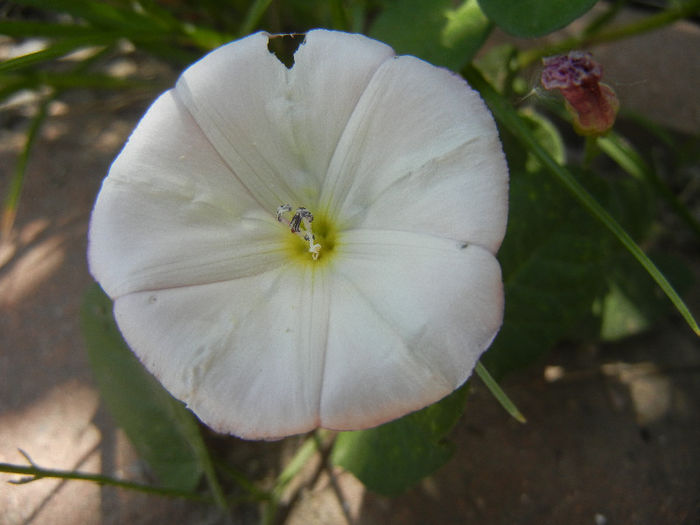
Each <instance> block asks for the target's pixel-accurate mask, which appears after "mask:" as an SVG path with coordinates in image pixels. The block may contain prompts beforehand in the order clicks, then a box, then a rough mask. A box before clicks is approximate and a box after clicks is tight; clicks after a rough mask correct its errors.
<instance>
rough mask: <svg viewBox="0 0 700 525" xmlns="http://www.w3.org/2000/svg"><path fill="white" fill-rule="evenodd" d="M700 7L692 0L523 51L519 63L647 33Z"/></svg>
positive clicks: (527, 64) (698, 3) (521, 65)
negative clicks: (596, 31)
mask: <svg viewBox="0 0 700 525" xmlns="http://www.w3.org/2000/svg"><path fill="white" fill-rule="evenodd" d="M698 9H700V0H692V1H689V2H686V3H685V4H683V5H681V6H679V7H676V8H672V9H667V10H665V11H662V12H660V13H658V14H656V15H652V16H648V17H645V18H642V19H641V20H636V21H634V22H630V23H629V24H625V25H621V26H619V27H613V28H610V29H607V30H603V31H600V32H598V33H594V34H583V35H579V36H575V37H571V38H568V39H566V40H564V41H562V42H559V43H557V44H553V45H549V46H545V47H541V48H539V49H531V50H529V51H523V52H522V53H521V54H520V58H519V59H518V63H519V65H520V67H521V68H525V67H527V66H529V65H530V64H532V63H533V62H535V61H537V60H539V59H541V58H542V57H546V56H551V55H559V54H561V53H565V52H567V51H570V50H572V49H581V48H588V47H591V46H595V45H598V44H604V43H607V42H614V41H616V40H622V39H625V38H629V37H631V36H634V35H639V34H642V33H647V32H649V31H653V30H655V29H659V28H662V27H664V26H666V25H668V24H671V23H673V22H675V21H676V20H680V19H682V18H685V17H687V16H690V15H692V14H694V13H695V12H696V11H697V10H698Z"/></svg>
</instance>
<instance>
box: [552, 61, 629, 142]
mask: <svg viewBox="0 0 700 525" xmlns="http://www.w3.org/2000/svg"><path fill="white" fill-rule="evenodd" d="M542 62H543V64H544V69H543V70H542V76H541V82H542V86H543V87H544V88H545V89H547V90H552V89H558V90H559V91H560V92H561V94H562V95H563V96H564V99H566V109H567V111H568V112H569V113H570V114H571V116H572V117H573V121H574V129H575V130H576V131H577V132H578V133H579V134H581V135H602V134H603V133H605V132H606V131H608V130H609V129H610V128H611V127H612V125H613V124H614V123H615V117H616V116H617V111H618V109H619V108H620V103H619V101H618V100H617V95H615V92H614V91H613V89H612V88H611V87H610V86H608V85H607V84H604V83H603V82H600V79H601V76H602V70H601V67H600V64H598V63H597V62H596V61H595V60H593V56H592V55H591V54H590V53H585V52H582V51H571V52H570V53H569V54H567V55H558V56H553V57H547V58H544V59H543V60H542Z"/></svg>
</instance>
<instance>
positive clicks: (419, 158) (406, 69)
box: [89, 30, 508, 439]
mask: <svg viewBox="0 0 700 525" xmlns="http://www.w3.org/2000/svg"><path fill="white" fill-rule="evenodd" d="M269 38H270V35H268V34H265V33H257V34H254V35H251V36H249V37H247V38H244V39H242V40H239V41H236V42H233V43H231V44H228V45H226V46H223V47H221V48H219V49H217V50H215V51H213V52H212V53H210V54H209V55H207V56H206V57H204V58H203V59H201V60H200V61H199V62H197V63H195V64H194V65H192V66H191V67H190V68H189V69H188V70H187V71H185V72H184V73H183V75H182V77H181V78H180V79H179V81H178V82H177V85H176V87H175V88H174V89H171V90H169V91H167V92H165V93H164V94H163V95H161V96H160V98H158V100H156V102H155V103H154V104H153V105H152V106H151V108H150V109H149V110H148V112H147V113H146V115H145V116H144V117H143V119H142V120H141V122H140V123H139V125H138V127H137V128H136V130H135V131H134V133H133V135H132V136H131V138H130V139H129V142H128V143H127V145H126V146H125V147H124V150H123V151H122V152H121V154H120V155H119V156H118V157H117V159H116V160H115V161H114V164H113V165H112V167H111V169H110V172H109V175H108V177H107V178H106V179H105V181H104V183H103V186H102V189H101V191H100V194H99V197H98V199H97V203H96V204H95V209H94V211H93V214H92V220H91V223H90V232H89V263H90V270H91V272H92V274H93V275H94V276H95V278H96V279H97V280H98V281H99V282H100V283H101V285H102V287H103V288H104V290H105V291H106V292H107V293H108V294H109V295H110V296H111V297H112V298H113V299H114V310H115V316H116V319H117V322H118V324H119V327H120V329H121V331H122V333H123V335H124V337H125V339H126V341H127V342H128V344H129V345H130V346H131V348H132V349H133V351H134V352H135V353H136V354H137V355H138V356H139V358H140V359H141V360H142V362H143V363H144V364H145V366H146V367H147V368H148V369H149V370H150V371H151V372H153V374H155V375H156V376H157V377H158V379H159V380H160V381H161V382H162V383H163V385H164V386H165V387H166V388H167V389H168V390H169V391H170V392H171V393H172V394H173V395H174V396H175V397H177V398H179V399H181V400H183V401H185V402H186V403H187V405H188V406H189V407H190V408H191V409H192V410H193V411H194V412H195V414H197V416H198V417H199V418H201V419H202V421H204V422H205V423H206V424H208V425H209V426H211V427H212V428H214V429H216V430H218V431H222V432H229V433H233V434H236V435H238V436H241V437H244V438H251V439H263V438H264V439H274V438H280V437H283V436H287V435H291V434H296V433H301V432H305V431H308V430H310V429H313V428H315V427H318V426H322V427H325V428H331V429H338V430H347V429H361V428H367V427H371V426H375V425H378V424H380V423H384V422H386V421H388V420H391V419H394V418H397V417H399V416H402V415H404V414H406V413H408V412H411V411H413V410H417V409H419V408H422V407H424V406H426V405H428V404H430V403H433V402H435V401H437V400H439V399H441V398H442V397H444V396H445V395H447V394H449V393H450V392H452V391H453V390H454V389H455V388H457V387H458V386H460V385H461V384H462V383H463V382H464V381H465V380H466V379H467V378H468V377H469V375H470V374H471V371H472V369H473V367H474V366H475V363H476V361H477V360H478V358H479V356H480V355H481V353H482V352H483V351H484V350H485V349H486V348H487V347H488V346H489V344H490V343H491V341H492V340H493V338H494V337H495V334H496V333H497V331H498V329H499V327H500V325H501V321H502V315H503V287H502V282H501V273H500V266H499V264H498V261H497V260H496V258H495V256H494V254H495V252H496V251H497V250H498V247H499V246H500V243H501V240H502V238H503V235H504V231H505V226H506V217H507V187H508V175H507V168H506V164H505V160H504V157H503V153H502V150H501V145H500V142H499V140H498V135H497V131H496V127H495V124H494V121H493V119H492V117H491V115H490V113H489V112H488V110H487V109H486V107H485V105H484V103H483V102H482V101H481V99H480V98H479V96H478V95H477V93H476V92H474V91H473V90H471V89H470V88H469V87H468V86H467V84H466V83H465V82H464V81H463V80H462V79H461V78H460V77H458V76H456V75H455V74H453V73H451V72H449V71H447V70H444V69H440V68H436V67H434V66H432V65H430V64H427V63H426V62H423V61H421V60H419V59H417V58H414V57H410V56H401V57H396V56H395V55H394V53H393V51H392V49H391V48H389V47H388V46H386V45H384V44H382V43H380V42H377V41H374V40H371V39H369V38H366V37H364V36H360V35H352V34H346V33H339V32H332V31H324V30H314V31H311V32H309V33H308V34H307V35H306V39H305V41H304V43H303V44H302V45H301V46H300V47H299V49H298V50H297V51H296V54H295V55H294V65H293V66H292V67H291V68H287V67H286V66H285V65H284V64H282V63H281V62H280V60H278V58H277V57H276V56H275V55H274V54H272V53H271V52H270V51H269V50H268V39H269ZM300 207H303V208H306V209H307V210H308V212H309V213H310V214H312V215H305V213H304V212H302V213H301V215H297V216H296V217H295V215H296V214H297V209H298V208H300ZM278 217H279V221H278ZM312 218H313V220H311V219H312ZM290 223H291V227H290ZM295 225H296V226H297V227H296V228H295V227H294V226H295ZM290 229H294V230H298V231H296V234H295V233H294V232H290ZM304 237H306V238H304Z"/></svg>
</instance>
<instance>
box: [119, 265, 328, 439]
mask: <svg viewBox="0 0 700 525" xmlns="http://www.w3.org/2000/svg"><path fill="white" fill-rule="evenodd" d="M328 298H329V295H328V290H327V289H326V278H325V277H324V275H323V274H322V273H317V272H316V273H315V272H314V271H313V270H312V269H310V268H308V267H307V268H306V270H303V269H300V268H298V267H295V268H294V269H292V270H290V269H289V268H286V269H278V270H274V271H271V272H267V273H264V274H260V275H256V276H253V277H248V278H242V279H238V280H235V281H230V282H225V283H216V284H207V285H201V286H191V287H183V288H175V289H170V290H162V291H156V292H140V293H135V294H130V295H126V296H124V297H121V298H119V299H117V300H116V302H115V316H116V319H117V322H118V323H119V327H120V329H121V331H122V333H123V335H124V338H125V339H126V341H127V343H128V344H129V345H130V346H131V348H133V349H134V352H135V353H136V354H137V355H138V356H139V357H140V359H141V360H142V361H143V362H144V364H145V365H146V366H147V367H148V369H149V370H151V372H153V373H154V375H155V376H156V377H158V379H159V380H160V381H161V382H162V383H163V385H164V386H165V387H166V388H167V389H168V390H169V391H170V392H171V393H172V394H173V395H174V396H175V397H177V398H178V399H181V400H183V401H185V402H186V403H187V405H188V406H189V407H190V408H191V409H192V410H193V411H194V412H195V413H196V414H197V416H198V417H199V418H200V419H201V420H202V421H204V422H205V423H206V424H207V425H209V426H211V427H212V428H214V429H215V430H217V431H220V432H229V433H232V434H236V435H238V436H240V437H244V438H248V439H276V438H280V437H284V436H287V435H291V434H298V433H302V432H306V431H309V430H311V429H313V428H316V427H317V426H318V425H319V416H318V411H319V404H320V402H319V400H320V388H321V378H322V371H323V362H324V355H323V354H324V349H325V345H326V337H327V326H328V311H329V309H328V304H327V302H328V300H329V299H328ZM164 349H167V351H164Z"/></svg>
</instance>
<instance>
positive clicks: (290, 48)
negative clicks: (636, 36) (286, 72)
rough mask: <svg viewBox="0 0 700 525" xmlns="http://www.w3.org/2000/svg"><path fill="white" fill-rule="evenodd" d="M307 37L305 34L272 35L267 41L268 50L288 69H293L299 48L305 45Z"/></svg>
mask: <svg viewBox="0 0 700 525" xmlns="http://www.w3.org/2000/svg"><path fill="white" fill-rule="evenodd" d="M305 38H306V35H305V34H304V33H294V34H291V35H272V36H270V38H269V39H268V40H267V49H268V50H269V51H270V53H273V54H274V55H275V56H276V57H277V59H278V60H279V61H280V62H282V63H283V64H284V65H285V66H286V67H287V69H292V66H293V65H294V53H296V52H297V49H299V46H300V45H302V44H303V43H304V39H305Z"/></svg>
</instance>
